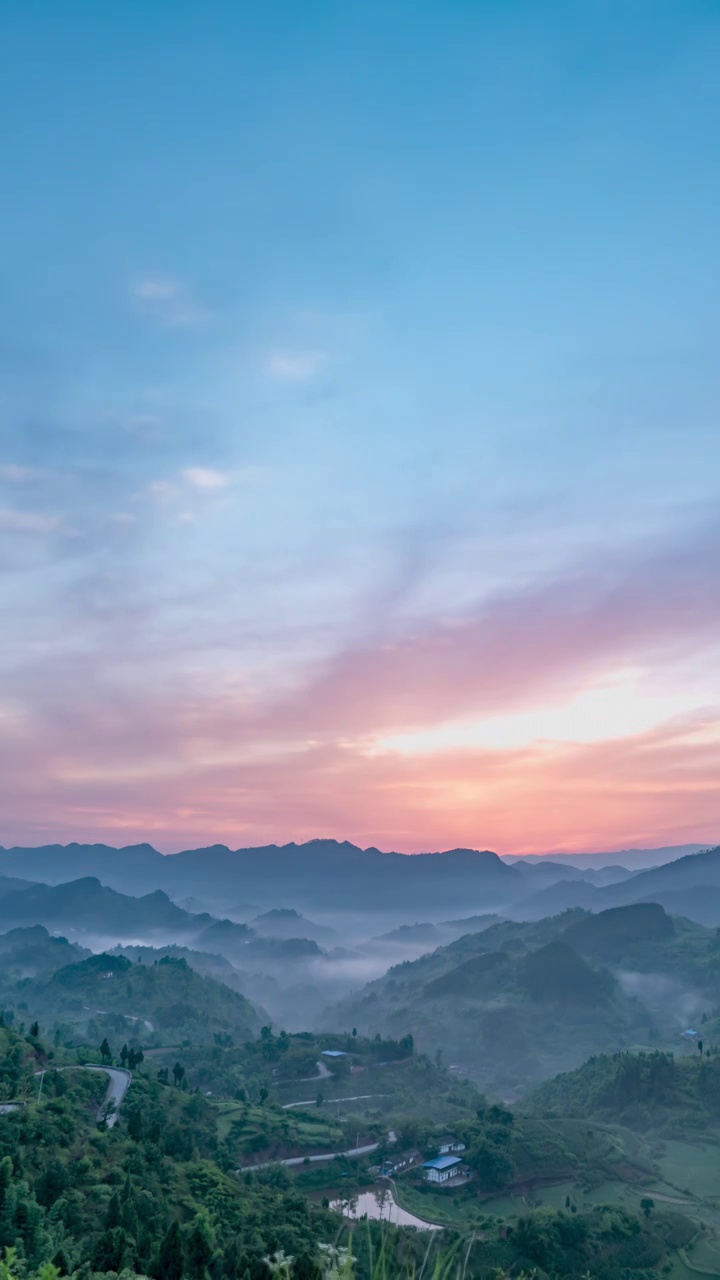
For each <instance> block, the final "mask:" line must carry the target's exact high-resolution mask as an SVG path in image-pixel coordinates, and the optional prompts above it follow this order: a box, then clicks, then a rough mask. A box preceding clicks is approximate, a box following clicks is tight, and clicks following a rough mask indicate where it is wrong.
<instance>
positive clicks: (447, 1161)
mask: <svg viewBox="0 0 720 1280" xmlns="http://www.w3.org/2000/svg"><path fill="white" fill-rule="evenodd" d="M456 1164H462V1160H460V1159H459V1158H458V1156H437V1158H436V1159H435V1160H426V1161H425V1163H424V1165H423V1169H451V1168H452V1167H453V1165H456Z"/></svg>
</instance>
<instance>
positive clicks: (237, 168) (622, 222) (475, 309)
mask: <svg viewBox="0 0 720 1280" xmlns="http://www.w3.org/2000/svg"><path fill="white" fill-rule="evenodd" d="M40 8H41V12H42V22H41V23H40V22H38V13H37V10H36V7H35V6H33V7H32V8H31V9H28V8H23V7H15V9H14V11H13V12H12V13H9V14H8V15H7V17H6V21H5V23H4V31H3V38H4V44H5V47H6V50H7V58H6V61H7V74H6V76H5V77H4V78H3V84H2V87H1V88H0V100H1V101H2V105H3V106H4V108H5V116H6V118H7V119H12V120H13V128H12V130H7V131H6V132H5V136H4V137H3V139H2V141H1V142H0V156H1V158H2V162H3V171H4V172H5V173H7V174H9V175H10V174H11V175H12V181H11V182H9V183H8V184H7V185H8V190H7V192H6V194H5V200H4V207H3V222H4V245H5V249H6V253H5V259H6V267H5V270H4V273H3V285H4V288H3V296H2V301H0V373H1V374H2V377H1V378H0V385H1V386H2V390H1V391H0V572H1V573H2V576H3V585H4V588H5V591H4V600H5V608H4V612H3V633H4V634H3V640H4V643H3V654H2V658H1V659H0V664H1V665H0V764H1V765H2V769H1V774H2V782H0V806H1V807H2V811H3V823H4V832H5V835H4V838H5V839H6V840H10V842H11V843H13V844H17V845H19V846H27V845H30V844H32V845H41V844H43V843H47V842H48V840H54V839H56V838H60V839H62V840H65V841H67V840H68V839H75V840H77V841H79V842H87V841H90V842H95V841H100V842H105V843H108V844H116V843H118V842H121V843H122V842H125V841H135V840H137V839H140V838H142V837H146V838H147V839H149V840H152V841H156V842H157V843H158V844H160V845H162V846H163V848H165V849H166V850H170V849H176V848H178V847H179V846H187V845H188V844H192V843H193V842H194V843H195V844H197V845H202V844H206V843H209V842H210V841H211V840H212V839H214V838H217V839H218V840H220V841H223V842H225V843H227V844H237V843H238V842H243V843H244V844H245V845H246V846H252V845H263V844H266V843H268V841H269V839H271V838H272V839H277V840H278V841H280V842H282V841H283V840H289V839H292V838H295V839H296V840H297V841H299V842H301V843H302V842H304V841H305V840H306V839H307V838H308V837H309V836H310V835H311V834H312V832H313V831H317V830H323V831H327V832H329V833H330V836H331V837H333V836H335V835H337V836H338V837H339V838H344V837H345V836H347V835H349V836H350V837H351V838H352V840H353V842H355V843H357V844H358V845H359V846H361V847H367V846H371V845H372V846H376V847H380V848H386V849H387V848H390V849H395V850H397V851H399V852H405V853H410V852H417V851H419V850H420V849H423V848H424V849H429V848H448V847H471V846H473V845H474V844H475V843H476V839H475V837H476V834H477V833H478V832H482V833H483V843H486V844H487V845H488V846H489V847H490V848H493V849H494V848H501V849H504V850H506V851H507V852H508V853H510V852H511V851H517V850H520V851H521V852H522V853H523V854H536V853H542V852H545V851H547V850H551V851H552V852H554V853H555V854H559V853H564V852H565V853H569V852H573V851H574V852H577V853H581V852H583V851H595V850H609V849H613V848H617V849H618V850H619V849H622V848H627V847H634V848H643V847H662V846H669V845H676V844H685V843H701V839H699V837H702V836H703V835H704V834H705V833H706V832H707V831H708V830H713V829H716V828H718V827H719V826H720V789H719V788H718V786H717V779H718V776H720V522H719V520H718V515H717V511H718V498H719V497H720V430H719V428H718V421H717V418H718V409H717V405H718V391H719V390H720V373H719V369H720V364H719V362H718V360H717V353H716V350H715V348H716V345H717V339H716V329H717V325H716V319H715V313H716V302H715V295H716V292H717V290H716V288H715V287H714V286H715V282H716V277H717V262H718V254H717V240H718V234H717V207H718V197H720V176H719V175H718V173H717V171H716V168H713V166H712V165H709V164H708V157H709V156H711V155H712V154H714V153H715V150H716V147H717V132H718V125H720V93H719V91H718V78H717V58H718V52H720V15H718V13H717V12H716V11H713V9H712V6H706V5H703V4H691V5H683V6H678V5H677V4H676V3H675V2H674V0H656V3H655V4H653V5H652V6H650V7H649V8H647V9H646V6H644V5H640V6H639V7H637V8H635V9H633V11H632V12H627V13H624V14H623V15H622V17H618V16H617V15H615V14H614V13H612V12H609V11H608V10H607V8H606V7H604V6H601V5H596V4H590V5H588V6H581V7H576V8H575V9H573V7H572V6H570V7H569V8H568V7H567V6H559V5H558V6H550V7H549V8H548V7H547V6H541V7H538V6H537V5H534V4H532V3H530V0H509V3H507V4H506V5H502V6H496V5H495V6H482V5H481V6H467V5H462V4H456V5H448V4H446V3H440V0H430V3H429V4H428V5H426V6H423V7H422V8H421V9H407V8H406V7H405V6H402V5H399V6H387V5H382V4H379V3H377V0H370V2H369V3H368V4H366V5H364V6H362V8H361V9H357V8H355V7H353V6H349V7H348V6H345V7H342V6H341V7H340V8H338V7H337V6H334V5H331V4H329V3H327V0H320V3H319V4H318V5H317V6H316V7H315V8H314V9H313V11H312V13H309V12H305V11H304V9H303V7H302V6H300V8H298V6H296V5H292V4H289V3H288V2H287V0H278V4H276V5H275V6H274V7H273V8H272V10H269V9H267V8H264V7H262V6H257V5H253V4H248V5H240V6H237V5H232V4H230V3H228V0H215V2H214V3H213V4H211V6H210V9H209V10H207V9H205V10H203V11H202V12H201V11H200V10H199V9H197V8H195V7H193V6H192V5H190V6H180V7H178V8H175V10H174V12H173V14H172V21H171V22H170V23H168V20H167V18H168V15H167V13H166V12H165V10H164V7H163V6H159V5H157V4H152V3H150V4H145V5H138V4H134V3H131V4H129V5H125V6H122V7H116V6H113V5H110V6H100V7H95V8H94V7H93V6H84V5H77V4H74V3H67V4H63V5H61V6H59V7H55V8H53V7H52V6H48V5H45V6H43V5H41V6H40Z"/></svg>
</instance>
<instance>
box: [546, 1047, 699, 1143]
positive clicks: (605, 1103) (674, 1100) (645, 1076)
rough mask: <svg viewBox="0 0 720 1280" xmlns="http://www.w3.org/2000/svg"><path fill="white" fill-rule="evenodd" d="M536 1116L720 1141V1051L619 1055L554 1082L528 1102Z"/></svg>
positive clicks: (598, 1059) (598, 1060) (597, 1060)
mask: <svg viewBox="0 0 720 1280" xmlns="http://www.w3.org/2000/svg"><path fill="white" fill-rule="evenodd" d="M524 1109H525V1110H527V1111H528V1112H530V1113H531V1114H532V1115H542V1116H560V1115H562V1116H576V1117H582V1118H589V1119H599V1120H604V1121H612V1122H615V1123H619V1124H623V1125H627V1126H628V1127H630V1128H634V1129H640V1130H644V1131H648V1130H657V1131H659V1132H663V1133H667V1134H675V1135H679V1136H687V1135H688V1134H690V1135H694V1136H703V1135H705V1134H707V1132H708V1129H709V1128H717V1130H718V1136H720V1052H719V1051H717V1050H715V1051H712V1052H711V1056H710V1057H707V1056H706V1054H705V1053H703V1055H702V1056H701V1055H700V1054H699V1053H698V1054H697V1056H695V1057H689V1056H684V1057H680V1058H677V1057H675V1056H674V1055H673V1054H671V1053H659V1052H657V1053H616V1054H612V1055H602V1056H599V1057H596V1058H591V1059H590V1060H589V1061H588V1062H586V1063H584V1064H583V1066H582V1067H580V1068H579V1069H578V1070H577V1071H573V1072H570V1073H566V1074H564V1075H560V1076H558V1077H557V1078H556V1079H554V1080H549V1081H548V1082H547V1083H546V1084H544V1085H542V1086H541V1088H539V1089H538V1090H537V1091H536V1092H535V1093H533V1094H532V1095H531V1096H530V1097H529V1098H528V1099H527V1100H526V1102H525V1103H524Z"/></svg>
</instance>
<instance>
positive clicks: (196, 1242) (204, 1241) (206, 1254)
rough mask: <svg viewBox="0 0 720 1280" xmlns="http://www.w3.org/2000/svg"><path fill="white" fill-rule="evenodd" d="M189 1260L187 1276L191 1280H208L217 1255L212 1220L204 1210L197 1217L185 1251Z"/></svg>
mask: <svg viewBox="0 0 720 1280" xmlns="http://www.w3.org/2000/svg"><path fill="white" fill-rule="evenodd" d="M185 1254H186V1259H187V1270H186V1274H187V1275H188V1276H189V1278H190V1280H208V1276H209V1274H210V1264H211V1263H212V1260H213V1257H214V1254H215V1241H214V1239H213V1233H212V1228H211V1226H210V1219H209V1218H208V1215H207V1213H206V1212H205V1211H204V1210H203V1211H202V1212H201V1213H199V1214H198V1215H197V1217H196V1218H195V1221H194V1222H193V1225H192V1227H191V1229H190V1233H189V1235H188V1238H187V1245H186V1249H185Z"/></svg>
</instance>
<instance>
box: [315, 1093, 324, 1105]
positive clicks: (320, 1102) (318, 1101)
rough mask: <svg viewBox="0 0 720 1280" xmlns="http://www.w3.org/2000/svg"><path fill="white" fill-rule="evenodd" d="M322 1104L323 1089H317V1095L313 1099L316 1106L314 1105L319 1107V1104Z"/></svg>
mask: <svg viewBox="0 0 720 1280" xmlns="http://www.w3.org/2000/svg"><path fill="white" fill-rule="evenodd" d="M322 1104H323V1091H322V1089H318V1091H317V1097H316V1099H315V1106H316V1107H321V1106H322Z"/></svg>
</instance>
